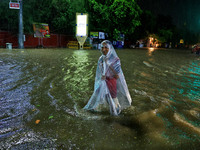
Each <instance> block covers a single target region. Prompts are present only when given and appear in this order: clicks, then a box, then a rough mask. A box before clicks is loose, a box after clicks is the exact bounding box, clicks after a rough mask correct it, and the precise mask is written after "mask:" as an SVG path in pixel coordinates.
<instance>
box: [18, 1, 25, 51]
mask: <svg viewBox="0 0 200 150" xmlns="http://www.w3.org/2000/svg"><path fill="white" fill-rule="evenodd" d="M19 3H20V9H19V37H18V44H19V49H24V38H23V2H22V0H20V1H19Z"/></svg>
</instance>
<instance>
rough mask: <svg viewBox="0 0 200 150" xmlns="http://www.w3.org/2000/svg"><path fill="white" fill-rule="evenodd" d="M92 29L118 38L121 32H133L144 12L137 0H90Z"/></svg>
mask: <svg viewBox="0 0 200 150" xmlns="http://www.w3.org/2000/svg"><path fill="white" fill-rule="evenodd" d="M88 1H89V6H90V7H89V13H90V19H91V21H90V22H91V24H92V26H91V30H102V31H105V32H107V33H109V34H110V37H113V39H117V38H118V35H119V33H123V34H126V35H128V34H129V35H130V34H133V32H134V30H135V27H137V26H139V25H140V18H139V16H140V13H141V12H142V11H141V9H140V7H139V6H138V5H137V3H136V2H135V0H106V1H101V0H88Z"/></svg>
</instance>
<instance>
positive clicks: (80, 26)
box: [76, 15, 87, 36]
mask: <svg viewBox="0 0 200 150" xmlns="http://www.w3.org/2000/svg"><path fill="white" fill-rule="evenodd" d="M76 36H87V15H77V29H76Z"/></svg>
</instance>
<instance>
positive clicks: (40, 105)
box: [0, 49, 200, 150]
mask: <svg viewBox="0 0 200 150" xmlns="http://www.w3.org/2000/svg"><path fill="white" fill-rule="evenodd" d="M117 53H118V56H119V57H120V59H121V64H122V70H123V72H124V75H125V79H126V82H127V85H128V88H129V91H130V94H131V97H132V100H133V103H132V106H131V107H129V108H128V109H126V110H123V111H122V113H121V114H120V116H118V117H113V116H110V114H109V112H107V113H94V112H93V113H92V112H88V111H85V110H83V109H82V108H83V107H84V106H85V105H86V103H87V101H88V100H89V98H90V96H91V95H92V93H93V87H94V78H95V71H96V66H97V61H98V58H99V56H100V52H99V51H98V50H70V49H24V50H6V49H0V149H20V150H22V149H29V150H30V149H99V150H100V149H101V150H102V149H106V150H107V149H110V150H125V149H127V150H129V149H131V150H133V149H138V150H144V149H147V150H148V149H153V150H156V149H170V150H171V149H178V150H180V149H181V150H184V149H186V150H188V149H192V150H195V149H198V148H199V147H200V57H198V56H195V55H192V54H190V51H189V50H177V49H125V50H117Z"/></svg>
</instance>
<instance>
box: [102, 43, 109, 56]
mask: <svg viewBox="0 0 200 150" xmlns="http://www.w3.org/2000/svg"><path fill="white" fill-rule="evenodd" d="M101 51H102V53H103V54H104V55H107V54H108V51H109V48H108V46H107V45H106V44H105V43H104V44H103V47H102V48H101Z"/></svg>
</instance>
